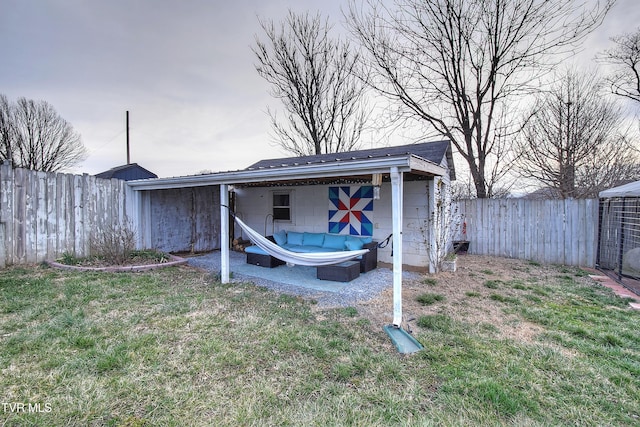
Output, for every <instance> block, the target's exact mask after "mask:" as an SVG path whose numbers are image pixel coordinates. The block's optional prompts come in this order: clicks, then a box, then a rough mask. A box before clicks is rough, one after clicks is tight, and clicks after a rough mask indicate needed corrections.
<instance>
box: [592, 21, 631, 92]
mask: <svg viewBox="0 0 640 427" xmlns="http://www.w3.org/2000/svg"><path fill="white" fill-rule="evenodd" d="M611 41H613V43H615V47H614V48H612V49H608V50H605V51H604V52H603V53H602V54H600V55H599V59H600V60H601V61H602V62H606V63H609V64H611V65H613V66H614V67H615V72H614V73H613V74H611V75H610V76H608V77H607V82H608V83H609V86H610V88H611V92H612V93H613V94H615V95H619V96H621V97H624V98H626V99H630V100H632V101H635V102H638V103H640V28H638V29H637V30H636V32H635V33H631V34H623V35H621V36H617V37H613V38H612V39H611Z"/></svg>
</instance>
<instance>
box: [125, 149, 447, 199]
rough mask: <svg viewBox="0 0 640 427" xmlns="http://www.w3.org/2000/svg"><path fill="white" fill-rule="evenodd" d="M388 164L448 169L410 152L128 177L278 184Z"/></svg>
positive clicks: (175, 183)
mask: <svg viewBox="0 0 640 427" xmlns="http://www.w3.org/2000/svg"><path fill="white" fill-rule="evenodd" d="M391 168H398V171H400V172H410V173H413V174H416V175H423V176H444V175H445V174H446V173H447V169H446V168H444V167H442V166H440V165H437V164H435V163H433V162H430V161H428V160H425V159H423V158H421V157H418V156H415V155H413V154H408V155H402V156H389V157H380V158H372V159H366V160H348V161H340V162H327V163H322V164H311V165H309V164H301V165H294V166H286V167H273V168H264V169H252V170H251V169H245V170H240V171H233V172H219V173H212V174H203V175H190V176H183V177H174V178H153V179H143V180H135V181H128V182H127V184H128V185H130V186H131V187H132V188H133V189H134V190H164V189H172V188H186V187H203V186H211V185H221V184H228V185H242V184H260V183H264V184H265V185H266V184H277V183H279V182H294V181H308V180H310V179H327V178H340V177H350V178H353V177H357V176H367V175H372V174H378V173H380V174H385V173H389V171H390V170H391Z"/></svg>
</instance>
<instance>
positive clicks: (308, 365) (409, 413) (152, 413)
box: [0, 266, 640, 426]
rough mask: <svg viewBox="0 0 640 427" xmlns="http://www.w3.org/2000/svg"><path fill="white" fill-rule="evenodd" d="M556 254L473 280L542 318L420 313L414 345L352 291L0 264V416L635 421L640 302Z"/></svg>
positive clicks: (509, 306) (505, 304)
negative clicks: (496, 277)
mask: <svg viewBox="0 0 640 427" xmlns="http://www.w3.org/2000/svg"><path fill="white" fill-rule="evenodd" d="M549 268H550V269H555V270H557V271H556V272H555V274H550V275H549V276H547V277H548V278H549V279H548V280H547V279H545V280H536V278H532V280H529V281H518V282H517V283H509V282H505V281H502V282H496V283H494V284H493V285H492V286H491V287H490V289H488V290H487V291H488V292H490V295H491V297H488V298H485V297H482V296H479V295H480V293H478V292H468V294H469V295H468V296H467V298H470V299H473V298H475V299H476V300H479V302H478V303H481V304H487V305H488V304H492V305H497V306H499V307H500V309H501V310H503V311H504V312H505V313H508V314H509V315H511V316H513V315H516V316H518V318H519V319H521V320H522V321H523V322H531V323H532V324H535V325H536V327H539V328H540V330H541V331H542V332H541V333H540V334H538V335H537V337H536V339H535V340H534V341H533V342H531V341H519V340H517V339H505V338H504V337H501V336H500V335H499V334H496V333H495V330H493V329H492V328H491V325H487V324H482V325H479V324H478V322H476V321H475V320H474V318H472V317H468V318H465V317H464V315H461V314H460V313H457V314H456V315H453V314H454V313H446V312H444V313H438V314H426V315H423V316H420V317H419V318H418V319H417V322H416V327H417V328H418V329H417V332H416V335H417V336H416V337H417V339H418V340H419V341H421V342H422V343H423V344H424V345H425V350H423V351H421V352H419V353H417V354H415V355H412V356H409V357H407V356H402V355H399V354H397V353H396V352H395V351H394V349H393V348H392V347H390V345H389V339H388V337H387V336H386V335H385V334H384V332H383V331H382V326H383V325H379V324H374V323H373V322H371V321H370V320H369V319H368V318H366V317H364V316H363V315H362V314H361V313H360V312H359V311H358V309H357V307H350V308H347V309H335V310H319V309H317V307H316V306H314V304H313V302H308V301H304V300H301V299H298V298H294V297H290V296H283V295H278V294H276V293H273V292H270V291H266V290H264V289H261V288H258V287H255V286H253V285H250V284H246V285H244V284H243V285H238V284H234V285H222V284H220V283H219V282H217V281H216V280H215V278H214V277H212V276H210V275H207V274H205V273H202V272H200V271H196V270H194V269H190V268H186V267H172V268H169V269H166V270H161V271H155V272H147V273H132V274H129V273H113V274H109V273H74V272H63V271H58V270H52V269H48V268H45V267H39V266H38V267H32V268H9V269H5V270H1V271H0V370H1V373H2V375H1V376H0V400H1V402H2V405H3V406H2V407H0V426H24V425H37V426H62V425H107V426H172V425H175V426H200V425H202V426H209V425H216V426H224V425H228V426H238V425H256V426H262V425H274V426H283V425H291V426H302V425H305V426H306V425H317V426H330V425H357V426H390V425H420V426H424V425H427V426H428V425H434V426H442V425H444V426H447V425H451V426H469V425H491V426H493V425H528V426H549V425H593V426H601V425H610V426H624V425H640V327H639V326H640V313H639V312H634V311H632V310H630V309H628V308H627V302H626V301H624V300H621V299H619V298H617V297H614V296H613V294H612V293H611V292H610V291H609V290H607V289H605V288H601V287H598V286H596V285H593V286H587V285H585V284H584V283H583V282H580V281H578V280H575V279H576V277H578V276H580V272H579V271H578V270H570V269H567V268H562V267H549ZM478 280H479V281H480V280H482V279H481V278H479V279H478ZM494 285H495V286H494ZM438 286H439V285H438V283H437V282H435V281H430V283H428V284H425V285H424V287H425V288H424V289H425V294H431V295H437V294H438ZM507 291H508V292H507ZM432 300H433V301H432ZM447 302H448V303H451V301H447ZM427 303H428V304H429V306H428V307H432V305H437V304H441V303H443V302H442V298H434V297H429V300H428V301H427ZM460 310H461V313H462V312H463V310H464V305H460ZM461 319H463V320H461Z"/></svg>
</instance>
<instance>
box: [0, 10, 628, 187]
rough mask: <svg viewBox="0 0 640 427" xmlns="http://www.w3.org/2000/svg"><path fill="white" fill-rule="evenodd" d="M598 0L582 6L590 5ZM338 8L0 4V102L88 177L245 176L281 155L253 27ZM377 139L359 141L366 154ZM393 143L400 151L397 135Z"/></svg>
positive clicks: (608, 29)
mask: <svg viewBox="0 0 640 427" xmlns="http://www.w3.org/2000/svg"><path fill="white" fill-rule="evenodd" d="M595 1H597V0H585V2H586V3H594V2H595ZM347 4H348V2H347V0H324V1H322V2H319V1H314V0H236V1H228V0H0V94H4V95H6V96H7V97H8V98H9V100H10V101H15V100H17V99H18V98H20V97H26V98H28V99H33V100H44V101H47V102H48V103H50V104H51V105H52V106H53V107H54V108H55V109H56V111H57V112H58V113H59V114H60V115H61V116H62V117H63V118H64V119H65V120H67V121H68V122H69V123H71V125H72V126H73V127H74V129H75V130H76V131H77V132H79V133H80V135H81V136H82V140H83V142H84V145H85V146H86V148H87V150H88V157H87V159H86V160H85V161H84V162H83V163H81V164H80V165H78V166H77V167H75V168H74V169H73V170H71V172H74V173H88V174H92V175H93V174H96V173H99V172H103V171H105V170H108V169H110V168H112V167H115V166H119V165H122V164H125V163H126V159H127V158H126V124H125V123H126V122H125V117H126V111H129V115H130V118H129V120H130V124H129V128H130V130H129V137H130V147H131V148H130V154H131V162H135V163H138V164H140V165H141V166H143V167H145V168H146V169H149V170H150V171H152V172H154V173H156V174H157V175H158V176H160V177H170V176H183V175H192V174H197V173H200V172H202V171H231V170H237V169H243V168H246V167H247V166H249V165H251V164H252V163H255V162H257V161H259V160H262V159H268V158H277V157H286V156H287V154H286V153H285V152H283V151H281V149H280V148H279V147H277V146H276V145H275V144H274V143H273V140H272V136H271V135H272V132H271V124H270V119H269V116H268V114H267V113H266V110H267V106H271V107H272V108H275V109H278V108H279V106H280V104H279V101H277V100H275V99H273V98H272V97H271V96H270V95H269V85H268V83H267V82H266V81H264V80H263V79H262V78H261V77H260V76H259V75H258V74H257V72H256V71H255V62H256V60H255V55H254V53H253V52H252V51H251V46H252V45H253V44H254V43H255V36H256V35H258V36H262V30H261V28H260V25H259V21H258V18H261V19H268V20H274V21H275V22H280V21H281V20H282V19H284V17H285V16H286V14H287V11H288V10H289V9H291V10H293V11H294V12H306V11H309V12H311V13H315V12H318V11H319V12H320V13H321V14H323V16H328V17H329V19H330V21H331V22H333V23H335V25H336V29H337V30H339V29H340V27H341V22H342V21H344V19H343V17H342V13H341V8H346V7H347ZM639 23H640V4H639V3H638V0H618V2H617V4H616V6H615V7H614V9H613V10H612V11H611V12H610V14H609V15H608V16H607V18H606V20H605V22H604V23H603V25H602V26H601V27H599V28H598V29H597V30H596V31H595V32H594V33H593V34H592V35H591V36H589V38H588V39H587V41H586V43H585V49H584V50H583V52H582V53H581V54H580V56H579V60H580V61H582V62H581V63H585V64H589V65H594V63H593V62H592V61H591V59H592V58H593V56H594V55H595V53H596V52H598V51H600V50H602V49H606V48H608V47H611V44H610V42H609V38H610V37H612V36H615V35H619V34H621V33H624V32H631V31H634V30H635V29H636V28H638V26H639V25H640V24H639ZM374 139H375V137H373V138H370V140H368V141H362V143H363V145H364V146H366V148H371V147H375V146H376V144H378V141H375V140H374ZM392 140H393V141H392V142H391V143H393V144H405V143H410V142H413V141H408V140H406V139H404V138H403V137H402V136H398V138H397V140H396V139H394V138H392Z"/></svg>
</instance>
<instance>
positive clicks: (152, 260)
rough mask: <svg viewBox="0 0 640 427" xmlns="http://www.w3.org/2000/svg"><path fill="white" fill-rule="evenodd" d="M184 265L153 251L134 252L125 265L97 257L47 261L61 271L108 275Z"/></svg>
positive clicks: (175, 257)
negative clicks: (105, 273) (107, 273)
mask: <svg viewBox="0 0 640 427" xmlns="http://www.w3.org/2000/svg"><path fill="white" fill-rule="evenodd" d="M186 263H187V260H186V259H185V258H181V257H179V256H176V255H172V254H165V253H159V252H155V251H153V252H151V253H150V252H148V251H136V252H134V253H132V255H131V256H130V257H129V258H128V260H127V262H126V263H123V264H121V265H114V264H112V263H108V262H106V261H104V260H103V259H101V258H99V257H91V258H84V259H78V258H73V257H68V256H67V257H63V258H62V259H59V260H56V261H47V264H48V265H50V266H51V267H54V268H59V269H62V270H73V271H106V272H110V273H114V272H136V271H149V270H155V269H158V268H164V267H171V266H175V265H182V264H186Z"/></svg>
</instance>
